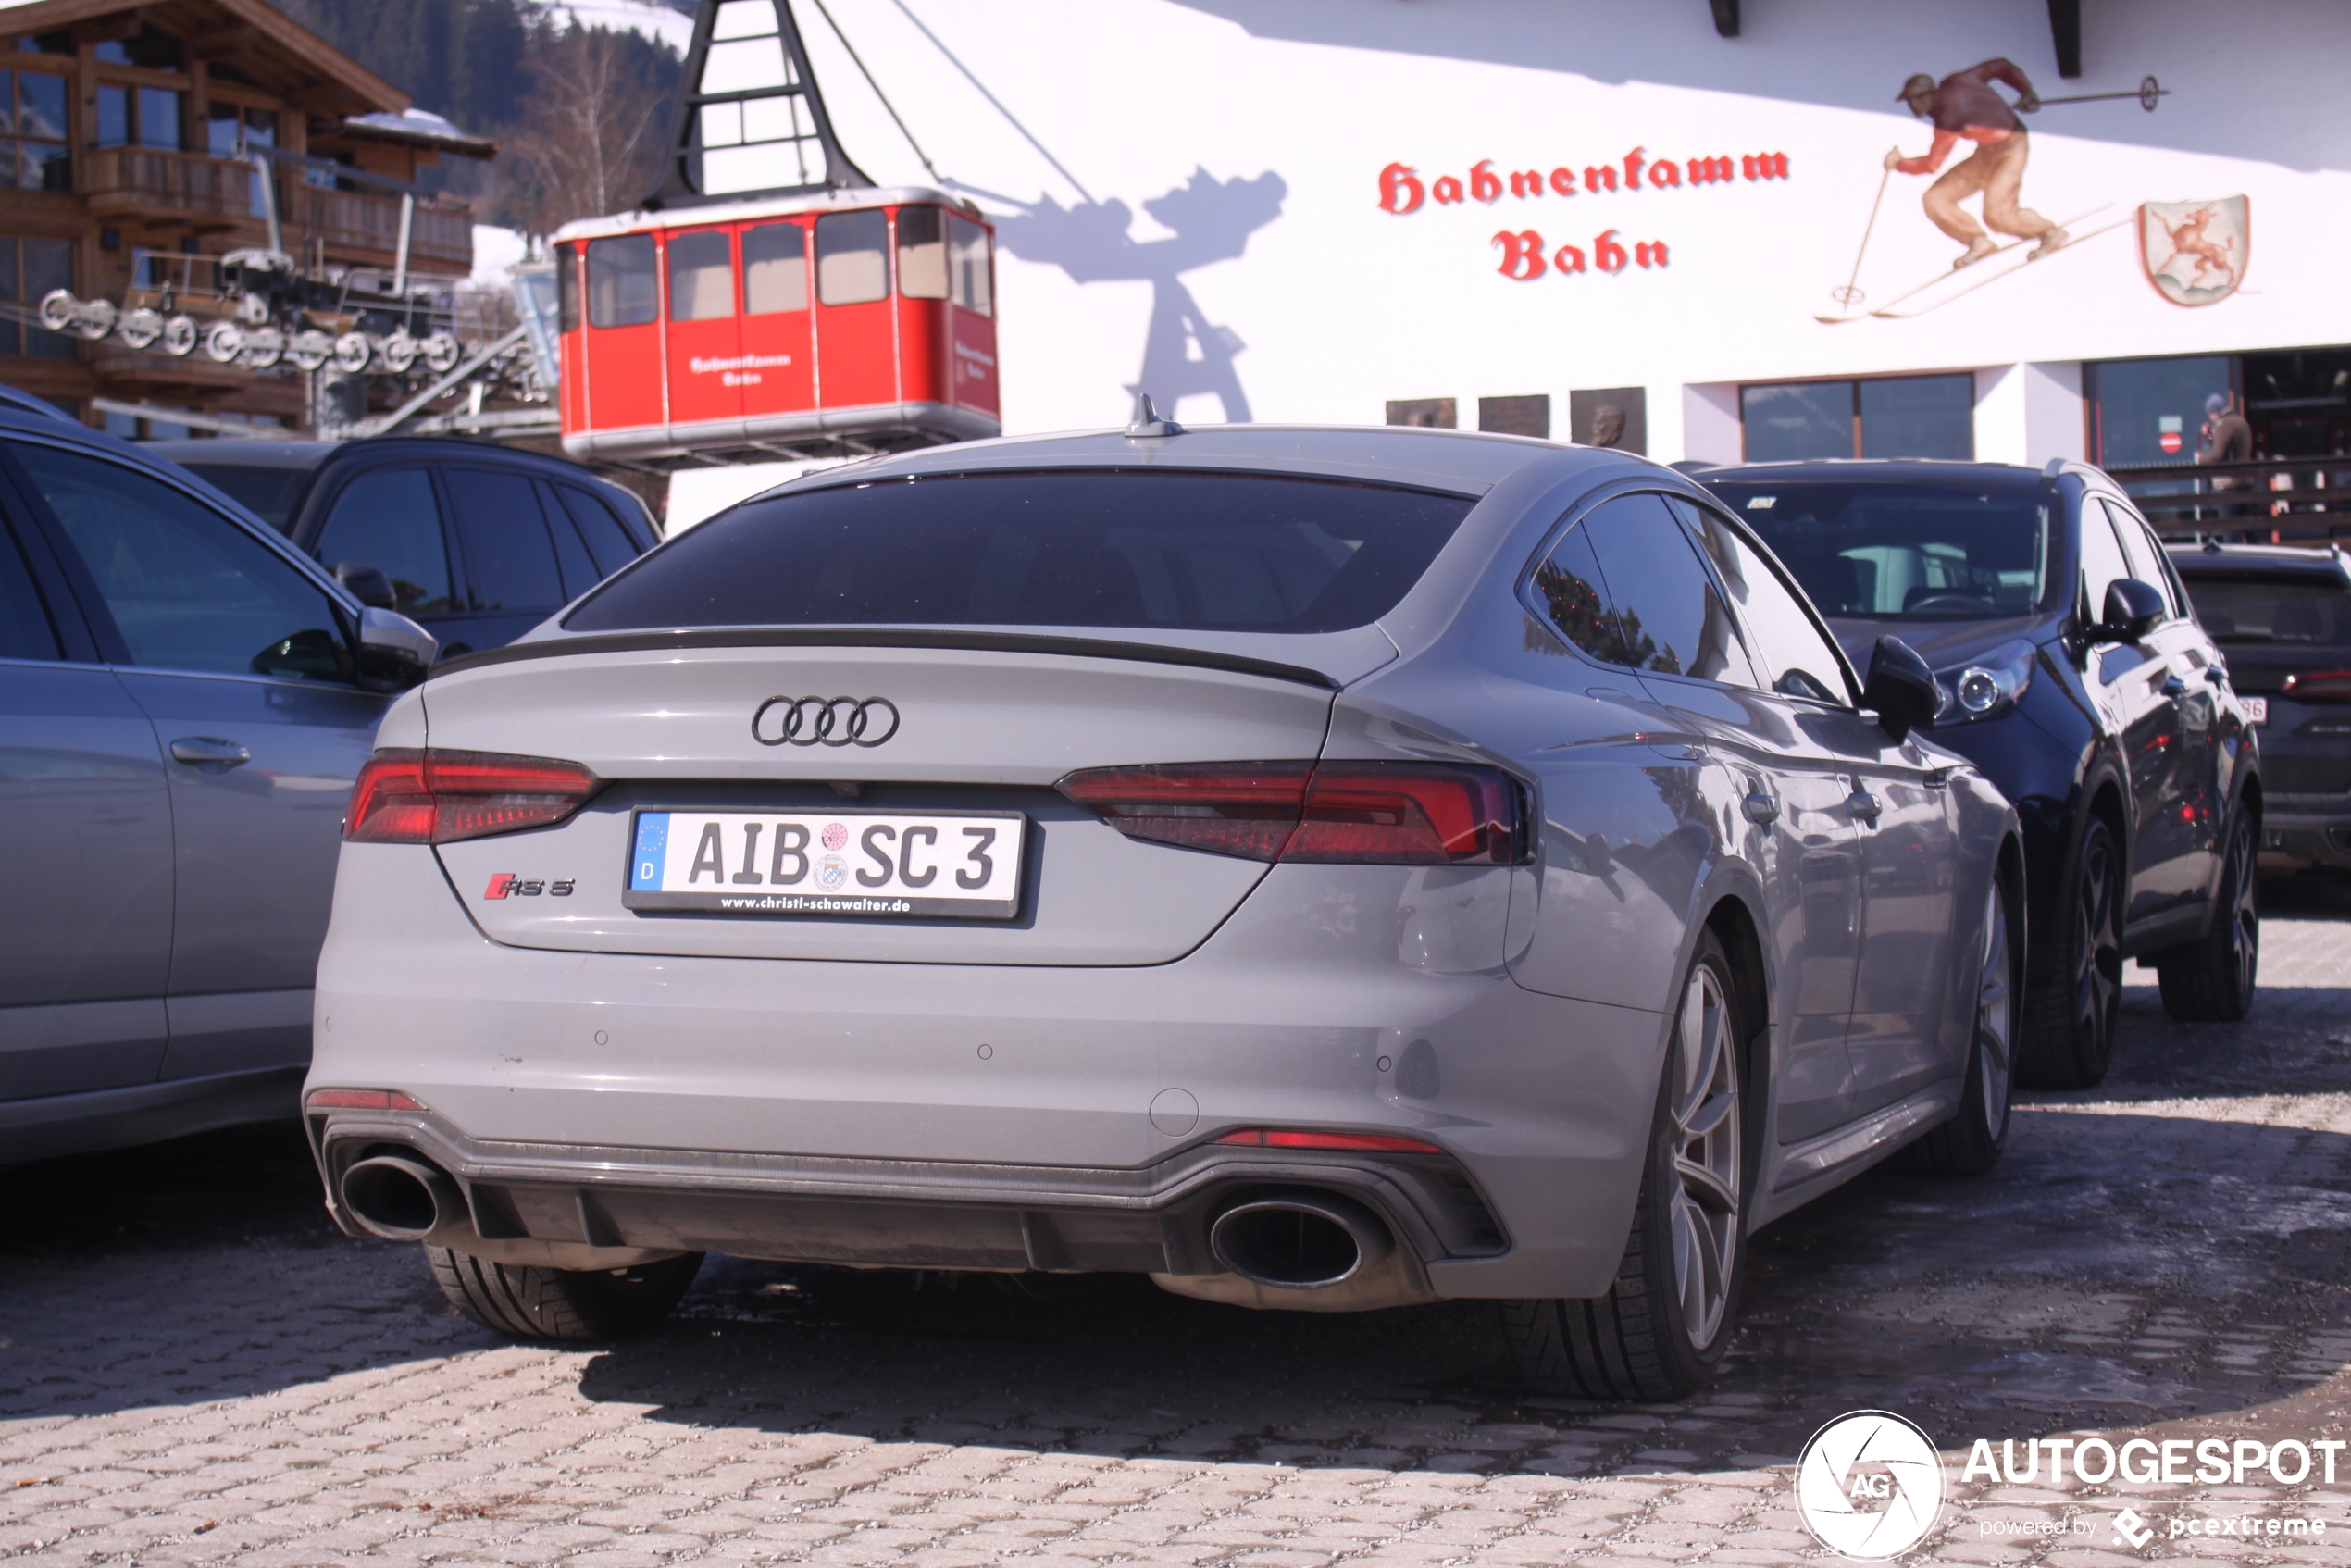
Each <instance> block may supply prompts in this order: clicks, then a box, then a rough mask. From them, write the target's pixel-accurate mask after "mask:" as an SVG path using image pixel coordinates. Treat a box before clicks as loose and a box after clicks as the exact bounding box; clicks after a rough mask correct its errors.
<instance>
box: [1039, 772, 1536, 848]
mask: <svg viewBox="0 0 2351 1568" xmlns="http://www.w3.org/2000/svg"><path fill="white" fill-rule="evenodd" d="M1060 788H1061V791H1062V793H1063V794H1064V795H1066V796H1068V797H1069V798H1070V799H1071V800H1073V801H1076V803H1079V804H1080V805H1084V806H1088V807H1090V808H1091V809H1092V810H1093V811H1094V812H1095V813H1096V814H1097V815H1100V816H1101V818H1102V820H1103V821H1105V822H1107V823H1109V824H1110V825H1111V826H1112V827H1113V828H1117V829H1118V830H1119V831H1120V832H1122V833H1124V834H1126V836H1127V837H1128V838H1130V839H1144V840H1151V841H1152V842H1155V843H1163V844H1176V845H1180V846H1182V847H1184V848H1186V849H1195V850H1206V851H1209V852H1212V853H1216V854H1229V855H1238V856H1241V857H1243V858H1245V859H1250V860H1269V861H1302V862H1314V863H1321V864H1334V865H1510V864H1511V863H1512V862H1513V861H1515V860H1517V859H1518V858H1519V843H1520V835H1519V823H1518V818H1519V790H1518V786H1517V785H1516V784H1515V783H1513V782H1512V781H1511V778H1509V777H1508V776H1507V775H1505V774H1504V773H1502V772H1501V771H1500V770H1499V769H1497V768H1490V767H1478V766H1474V765H1468V764H1461V763H1416V762H1377V761H1371V762H1324V763H1314V762H1264V763H1170V764H1163V765H1155V766H1146V767H1098V768H1087V769H1084V770H1082V771H1080V772H1076V773H1073V774H1071V775H1069V776H1068V777H1067V778H1064V779H1063V780H1062V781H1061V786H1060Z"/></svg>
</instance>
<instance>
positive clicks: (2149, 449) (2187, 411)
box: [2082, 354, 2236, 468]
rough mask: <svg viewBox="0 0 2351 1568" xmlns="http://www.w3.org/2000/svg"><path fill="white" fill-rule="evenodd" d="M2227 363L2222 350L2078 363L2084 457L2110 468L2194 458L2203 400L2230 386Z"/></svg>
mask: <svg viewBox="0 0 2351 1568" xmlns="http://www.w3.org/2000/svg"><path fill="white" fill-rule="evenodd" d="M2233 368H2234V367H2233V365H2232V364H2231V362H2230V358H2229V356H2228V355H2225V354H2203V355H2192V356H2188V357H2183V358H2179V359H2125V360H2118V361H2115V362H2113V363H2110V364H2105V365H2086V366H2084V367H2083V372H2084V374H2083V381H2084V386H2083V388H2082V391H2083V393H2084V396H2085V397H2086V398H2087V399H2088V402H2089V404H2090V460H2091V461H2092V462H2094V463H2096V464H2097V465H2098V466H2099V467H2116V468H2146V467H2158V466H2159V465H2164V464H2173V463H2177V464H2189V463H2194V462H2195V461H2196V447H2197V444H2198V441H2197V438H2198V436H2199V435H2200V434H2201V433H2202V431H2203V429H2204V421H2205V412H2204V405H2205V403H2206V401H2207V400H2208V399H2209V398H2212V397H2214V396H2216V395H2218V396H2221V397H2226V396H2227V395H2229V393H2230V392H2233V391H2234V390H2235V380H2236V378H2235V376H2234V375H2233V374H2232V372H2233Z"/></svg>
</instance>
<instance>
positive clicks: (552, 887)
mask: <svg viewBox="0 0 2351 1568" xmlns="http://www.w3.org/2000/svg"><path fill="white" fill-rule="evenodd" d="M578 885H579V884H578V882H577V881H576V880H574V879H573V878H571V877H565V878H564V879H563V880H562V881H560V882H535V881H527V880H525V879H524V878H522V877H517V876H516V875H515V874H514V873H513V872H511V871H501V872H500V873H498V875H496V876H495V877H491V879H490V886H489V887H488V888H487V889H485V890H483V891H482V895H481V896H482V897H483V898H486V899H535V898H537V897H539V895H540V894H541V893H546V894H549V895H551V896H553V897H555V898H559V899H567V898H569V897H571V890H572V889H574V888H576V887H578Z"/></svg>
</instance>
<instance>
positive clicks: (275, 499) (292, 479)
mask: <svg viewBox="0 0 2351 1568" xmlns="http://www.w3.org/2000/svg"><path fill="white" fill-rule="evenodd" d="M180 467H184V468H186V469H187V470H188V471H189V472H190V473H192V474H193V475H195V476H196V477H197V478H198V479H202V480H204V481H205V483H206V484H208V485H211V486H212V487H213V488H214V489H216V490H222V491H226V492H228V493H229V494H230V496H231V497H233V498H234V499H236V500H238V501H241V502H243V504H244V506H245V510H247V511H249V512H251V513H253V514H254V516H257V517H259V518H260V519H261V520H262V521H263V522H265V523H267V524H268V525H269V526H270V527H271V528H273V529H277V530H278V531H279V532H280V533H286V532H289V531H291V530H292V528H293V515H294V507H295V506H296V504H299V503H300V502H301V500H302V490H303V486H305V485H306V484H308V483H309V482H310V470H309V469H307V468H263V467H256V466H255V465H254V464H251V463H183V464H181V465H180Z"/></svg>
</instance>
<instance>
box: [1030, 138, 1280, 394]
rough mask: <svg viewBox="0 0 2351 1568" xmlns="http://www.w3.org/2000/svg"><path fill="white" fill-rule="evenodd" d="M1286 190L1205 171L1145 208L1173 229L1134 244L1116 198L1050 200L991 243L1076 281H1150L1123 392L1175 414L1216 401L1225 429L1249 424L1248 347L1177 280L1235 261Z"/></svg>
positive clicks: (1269, 181)
mask: <svg viewBox="0 0 2351 1568" xmlns="http://www.w3.org/2000/svg"><path fill="white" fill-rule="evenodd" d="M1288 194H1289V185H1288V182H1287V181H1286V180H1283V179H1282V177H1281V176H1280V175H1278V174H1275V173H1274V172H1272V171H1271V170H1268V171H1267V172H1265V173H1263V174H1261V175H1259V176H1258V177H1257V178H1256V179H1254V180H1243V179H1238V178H1237V179H1232V180H1219V179H1217V178H1216V177H1215V176H1214V175H1213V174H1211V173H1209V172H1208V170H1207V169H1205V168H1199V169H1195V170H1193V172H1192V177H1191V178H1190V179H1189V180H1186V181H1185V182H1184V183H1183V184H1181V185H1178V186H1176V188H1175V189H1174V190H1172V191H1170V192H1168V193H1166V194H1164V195H1161V196H1154V197H1152V198H1151V200H1150V201H1147V202H1145V203H1143V210H1144V211H1145V212H1147V213H1149V214H1150V215H1151V217H1152V218H1155V219H1156V220H1158V221H1159V222H1160V223H1161V224H1163V225H1164V226H1165V227H1166V228H1168V229H1171V230H1175V232H1174V234H1173V235H1172V236H1171V237H1169V238H1165V239H1158V240H1144V241H1140V242H1138V241H1137V240H1135V239H1133V238H1132V237H1131V236H1129V235H1128V233H1127V227H1128V225H1129V224H1131V223H1132V222H1133V221H1134V213H1133V211H1132V210H1131V209H1130V208H1129V207H1128V206H1127V205H1126V203H1125V202H1123V201H1119V200H1117V199H1115V198H1113V199H1112V200H1110V201H1106V202H1097V201H1084V202H1080V203H1078V204H1076V205H1074V206H1066V207H1065V206H1063V205H1061V204H1060V203H1058V202H1056V201H1054V200H1053V199H1052V198H1051V196H1047V197H1045V198H1043V199H1042V200H1040V201H1039V202H1036V203H1034V204H1029V203H1021V204H1016V205H1020V206H1021V207H1022V208H1023V209H1024V210H1023V211H1022V212H1020V213H1019V214H1017V215H1015V216H1013V217H1007V218H998V219H997V220H996V236H997V243H999V244H1001V246H1002V247H1003V248H1004V249H1006V250H1007V251H1010V252H1011V253H1012V254H1013V255H1017V256H1019V257H1021V258H1022V259H1023V260H1025V261H1037V262H1044V263H1048V264H1050V265H1051V266H1054V267H1058V268H1061V269H1062V270H1063V271H1064V272H1066V273H1067V274H1069V277H1070V280H1072V281H1073V282H1077V283H1104V282H1133V281H1137V280H1142V281H1147V282H1149V283H1150V284H1151V324H1150V326H1149V327H1148V328H1147V329H1146V330H1145V332H1144V335H1143V363H1142V367H1141V369H1140V371H1139V372H1138V375H1137V377H1136V380H1134V381H1133V382H1132V383H1130V384H1129V385H1128V386H1127V388H1126V391H1127V393H1128V395H1129V396H1132V395H1133V394H1134V393H1136V392H1142V391H1146V390H1148V391H1149V392H1151V394H1152V395H1153V396H1154V397H1156V398H1159V399H1160V400H1162V405H1163V406H1164V407H1167V408H1169V409H1173V408H1175V407H1176V406H1177V405H1178V404H1179V403H1180V402H1181V400H1182V399H1184V398H1186V397H1188V396H1193V395H1196V394H1201V393H1209V394H1213V395H1214V396H1215V398H1216V399H1217V401H1218V402H1219V403H1220V404H1223V407H1224V417H1225V421H1226V422H1227V423H1232V424H1245V423H1247V422H1248V421H1249V419H1250V417H1251V416H1250V409H1249V394H1248V393H1247V392H1244V391H1242V390H1241V381H1240V374H1239V371H1238V368H1237V367H1235V365H1234V360H1235V358H1236V357H1237V356H1238V355H1239V354H1240V353H1241V351H1242V350H1243V349H1245V348H1247V347H1248V346H1249V345H1248V344H1247V343H1245V342H1242V341H1241V337H1240V334H1239V333H1238V332H1236V331H1235V330H1233V329H1232V328H1230V327H1228V326H1224V325H1221V324H1218V323H1215V322H1212V321H1210V320H1208V319H1207V317H1205V316H1203V315H1202V314H1201V312H1200V302H1199V301H1197V300H1195V299H1193V298H1192V292H1191V290H1189V289H1188V288H1187V287H1185V285H1184V280H1183V274H1185V273H1187V272H1190V271H1193V270H1195V269H1197V268H1202V267H1206V266H1208V265H1209V264H1210V263H1212V262H1218V261H1237V260H1238V259H1239V258H1240V255H1241V253H1242V252H1243V251H1244V250H1246V249H1247V248H1248V246H1249V239H1250V235H1251V234H1254V233H1255V232H1257V230H1260V229H1263V228H1264V227H1265V226H1266V225H1267V224H1269V223H1271V222H1273V221H1274V219H1275V218H1279V217H1280V216H1281V213H1282V202H1283V200H1284V199H1285V198H1286V197H1287V196H1288Z"/></svg>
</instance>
